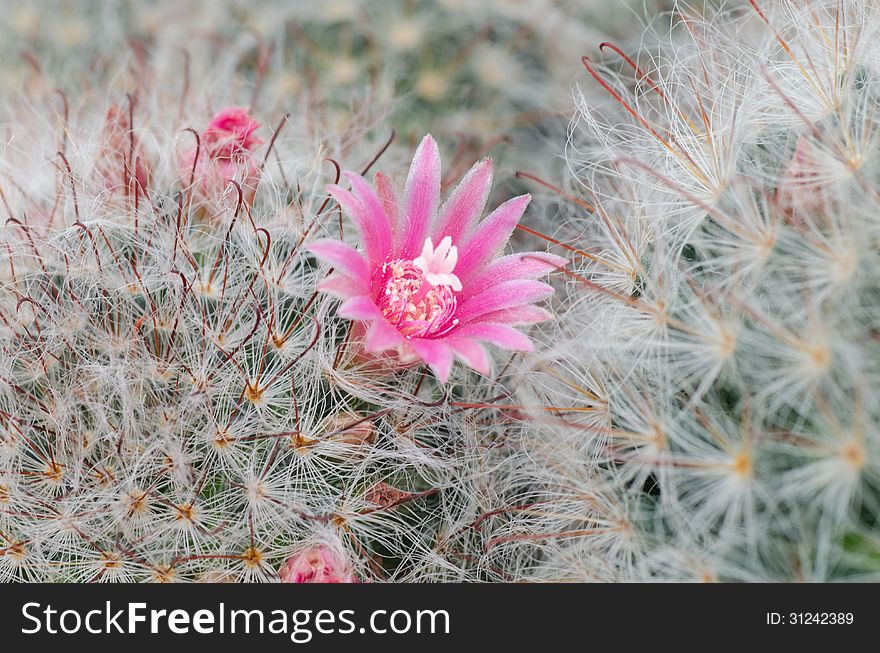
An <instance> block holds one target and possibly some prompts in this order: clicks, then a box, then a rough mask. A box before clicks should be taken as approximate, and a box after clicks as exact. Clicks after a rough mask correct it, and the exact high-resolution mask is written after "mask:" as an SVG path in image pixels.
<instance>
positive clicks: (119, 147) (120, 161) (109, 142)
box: [95, 104, 150, 197]
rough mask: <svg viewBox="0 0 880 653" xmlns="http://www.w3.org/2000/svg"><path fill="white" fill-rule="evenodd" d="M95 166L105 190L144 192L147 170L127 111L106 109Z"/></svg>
mask: <svg viewBox="0 0 880 653" xmlns="http://www.w3.org/2000/svg"><path fill="white" fill-rule="evenodd" d="M95 169H96V172H97V173H98V175H99V176H100V178H101V180H102V182H103V184H104V187H105V188H106V189H107V190H111V191H114V192H118V193H120V194H122V195H125V196H127V197H128V196H133V195H134V194H135V193H136V192H137V193H140V194H141V195H143V194H145V193H146V191H147V187H148V185H149V176H150V175H149V173H150V171H149V168H148V165H147V162H146V160H145V158H144V155H143V150H142V148H141V144H140V142H139V141H138V139H137V137H136V136H135V135H134V134H133V133H132V127H131V120H130V119H129V115H128V112H127V111H125V110H124V109H122V108H121V107H119V106H118V105H115V104H114V105H112V106H111V107H110V108H109V109H108V110H107V117H106V118H105V120H104V129H103V131H102V132H101V149H100V152H99V155H98V161H97V163H96V165H95Z"/></svg>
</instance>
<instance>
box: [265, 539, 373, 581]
mask: <svg viewBox="0 0 880 653" xmlns="http://www.w3.org/2000/svg"><path fill="white" fill-rule="evenodd" d="M278 578H279V579H280V580H281V582H282V583H355V582H357V579H356V578H355V577H354V574H353V573H352V571H351V567H350V566H349V564H348V562H347V561H346V560H345V559H344V558H343V557H342V555H341V554H340V553H338V552H337V551H335V550H334V549H332V548H330V547H329V546H326V545H324V544H320V545H318V546H313V547H309V548H307V549H303V550H302V551H300V552H299V553H296V554H294V555H293V556H291V557H290V558H289V559H288V560H287V562H285V563H284V565H282V567H281V569H279V570H278Z"/></svg>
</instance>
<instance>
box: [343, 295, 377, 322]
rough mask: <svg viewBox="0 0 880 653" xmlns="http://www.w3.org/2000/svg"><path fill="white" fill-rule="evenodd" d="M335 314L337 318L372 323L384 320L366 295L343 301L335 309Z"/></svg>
mask: <svg viewBox="0 0 880 653" xmlns="http://www.w3.org/2000/svg"><path fill="white" fill-rule="evenodd" d="M336 313H337V314H338V315H339V317H344V318H346V319H348V320H364V321H372V320H379V319H384V316H383V315H382V313H381V312H380V311H379V308H378V307H377V306H376V303H375V302H374V301H373V300H372V299H370V298H369V297H368V296H367V295H358V296H357V297H352V298H351V299H349V300H346V301H344V302H343V303H342V304H340V305H339V308H338V309H336Z"/></svg>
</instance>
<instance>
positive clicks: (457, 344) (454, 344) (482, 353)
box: [443, 336, 489, 376]
mask: <svg viewBox="0 0 880 653" xmlns="http://www.w3.org/2000/svg"><path fill="white" fill-rule="evenodd" d="M443 342H445V343H446V344H447V345H449V346H450V347H451V348H452V350H453V351H454V352H455V354H456V355H457V356H458V357H459V358H460V359H461V360H462V361H464V362H465V364H466V365H470V366H471V367H472V368H474V369H475V370H476V371H477V372H479V373H480V374H482V375H484V376H488V375H489V358H488V356H487V355H486V350H485V349H483V347H482V346H481V345H480V343H478V342H477V341H476V340H474V339H472V338H464V337H459V336H449V337H447V338H445V339H444V340H443Z"/></svg>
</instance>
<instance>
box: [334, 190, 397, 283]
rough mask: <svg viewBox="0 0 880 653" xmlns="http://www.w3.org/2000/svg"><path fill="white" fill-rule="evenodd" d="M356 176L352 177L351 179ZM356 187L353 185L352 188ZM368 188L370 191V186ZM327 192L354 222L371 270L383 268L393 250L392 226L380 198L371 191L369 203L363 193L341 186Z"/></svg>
mask: <svg viewBox="0 0 880 653" xmlns="http://www.w3.org/2000/svg"><path fill="white" fill-rule="evenodd" d="M355 176H356V175H351V177H355ZM349 181H351V179H349ZM361 181H363V180H361ZM354 185H355V184H354V183H353V184H352V186H354ZM364 186H366V184H365V183H364ZM366 187H367V188H368V189H369V187H368V186H366ZM327 190H328V192H329V193H330V194H331V195H332V196H333V197H334V199H336V201H337V202H339V204H340V206H342V207H343V208H344V209H345V210H346V212H347V213H348V215H349V217H350V218H351V219H352V220H353V221H354V223H355V226H356V227H357V230H358V232H359V233H360V236H361V240H362V241H363V243H364V251H365V252H366V255H367V260H368V261H369V263H370V268H372V269H374V270H375V269H376V268H378V267H379V266H381V264H382V262H383V261H384V260H385V258H386V256H387V255H388V252H389V250H390V248H391V225H390V224H389V222H388V216H387V215H386V214H385V211H384V210H383V209H382V204H381V202H380V201H379V198H378V197H376V194H375V193H374V192H373V191H372V189H369V196H371V197H367V198H366V199H367V202H365V201H364V197H363V193H359V194H358V195H355V194H354V193H352V192H350V191H347V190H345V189H344V188H342V187H341V186H335V185H332V186H328V187H327Z"/></svg>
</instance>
